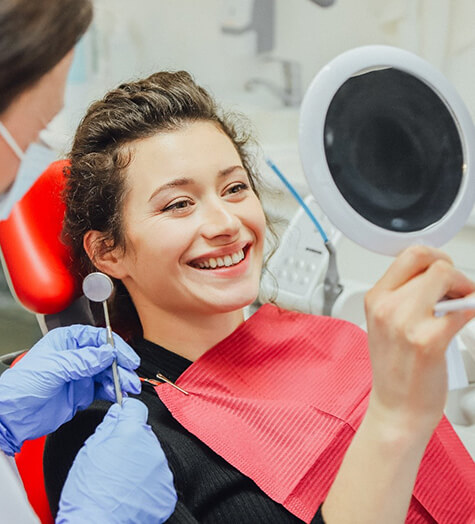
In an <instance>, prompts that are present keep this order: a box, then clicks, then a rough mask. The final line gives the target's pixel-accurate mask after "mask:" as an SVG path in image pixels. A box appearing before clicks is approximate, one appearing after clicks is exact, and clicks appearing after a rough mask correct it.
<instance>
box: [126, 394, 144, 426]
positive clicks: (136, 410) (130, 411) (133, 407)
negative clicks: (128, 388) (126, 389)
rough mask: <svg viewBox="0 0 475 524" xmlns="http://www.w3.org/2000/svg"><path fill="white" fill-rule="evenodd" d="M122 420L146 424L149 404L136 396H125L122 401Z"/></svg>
mask: <svg viewBox="0 0 475 524" xmlns="http://www.w3.org/2000/svg"><path fill="white" fill-rule="evenodd" d="M119 418H120V420H121V421H124V422H127V423H130V422H132V423H133V422H137V423H139V424H146V423H147V418H148V408H147V406H146V405H145V404H144V403H143V402H141V401H140V400H138V399H136V398H125V399H124V400H123V402H122V410H121V412H120V413H119Z"/></svg>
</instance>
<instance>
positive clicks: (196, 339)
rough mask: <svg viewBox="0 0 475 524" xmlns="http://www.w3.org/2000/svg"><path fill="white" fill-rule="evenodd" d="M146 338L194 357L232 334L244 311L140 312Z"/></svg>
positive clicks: (190, 358) (192, 359)
mask: <svg viewBox="0 0 475 524" xmlns="http://www.w3.org/2000/svg"><path fill="white" fill-rule="evenodd" d="M140 317H141V322H142V326H143V332H144V335H143V336H144V338H145V339H147V340H150V341H151V342H154V343H155V344H158V345H160V346H162V347H164V348H166V349H168V350H169V351H173V352H174V353H177V354H178V355H181V356H182V357H185V358H187V359H188V360H191V361H195V360H197V359H198V358H199V357H200V356H201V355H203V354H204V353H206V351H208V349H210V348H212V347H213V346H215V345H216V344H217V343H218V342H220V341H221V340H223V339H225V338H226V337H227V336H229V335H230V334H231V333H232V332H233V331H234V330H235V329H237V327H238V326H239V325H240V324H242V322H243V321H244V311H243V310H242V309H239V310H237V311H231V312H228V313H216V314H208V315H186V314H183V315H179V316H178V315H173V314H170V313H168V312H161V313H160V314H158V315H157V313H156V312H154V314H153V315H150V316H148V315H147V313H146V312H143V311H142V312H141V315H140Z"/></svg>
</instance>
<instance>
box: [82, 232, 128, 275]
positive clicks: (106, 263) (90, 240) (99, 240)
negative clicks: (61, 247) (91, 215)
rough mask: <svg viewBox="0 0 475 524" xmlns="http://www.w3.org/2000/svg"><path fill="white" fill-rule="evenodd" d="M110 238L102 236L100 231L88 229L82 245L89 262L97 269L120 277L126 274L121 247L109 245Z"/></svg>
mask: <svg viewBox="0 0 475 524" xmlns="http://www.w3.org/2000/svg"><path fill="white" fill-rule="evenodd" d="M110 242H111V240H108V239H106V238H104V234H103V233H101V232H100V231H95V230H90V231H88V232H87V233H86V234H85V235H84V239H83V247H84V250H85V251H86V253H87V256H88V257H89V258H90V259H91V262H92V263H93V264H94V265H95V266H96V268H97V269H98V270H99V271H102V272H103V273H106V274H107V275H109V276H111V277H114V278H117V279H122V278H124V277H125V276H126V274H127V272H126V270H125V264H124V257H123V249H122V248H120V247H114V248H112V249H111V247H110Z"/></svg>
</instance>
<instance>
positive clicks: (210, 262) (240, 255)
mask: <svg viewBox="0 0 475 524" xmlns="http://www.w3.org/2000/svg"><path fill="white" fill-rule="evenodd" d="M245 256H246V255H245V250H244V249H238V250H237V251H236V252H235V253H230V254H229V255H224V256H221V257H216V258H213V257H210V258H207V259H201V260H199V261H196V262H192V263H191V264H190V265H192V266H193V267H196V268H198V269H216V268H220V267H231V266H236V265H237V264H239V263H240V262H241V261H242V260H244V258H245Z"/></svg>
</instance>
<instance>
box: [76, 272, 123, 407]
mask: <svg viewBox="0 0 475 524" xmlns="http://www.w3.org/2000/svg"><path fill="white" fill-rule="evenodd" d="M82 290H83V293H84V295H85V296H86V297H87V298H88V299H89V300H91V301H92V302H102V306H103V308H104V318H105V321H106V329H107V342H108V343H109V344H110V345H111V346H112V347H115V344H114V337H113V336H112V328H111V324H110V320H109V309H108V307H107V299H108V298H109V297H110V296H111V295H112V291H113V290H114V284H113V283H112V280H111V279H110V278H109V277H108V276H107V275H105V274H104V273H99V272H98V271H97V272H95V273H89V275H87V276H86V278H85V279H84V280H83V282H82ZM112 379H113V380H114V389H115V400H116V402H117V403H118V404H120V405H122V389H121V387H120V380H119V371H118V369H117V359H114V360H113V361H112Z"/></svg>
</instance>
